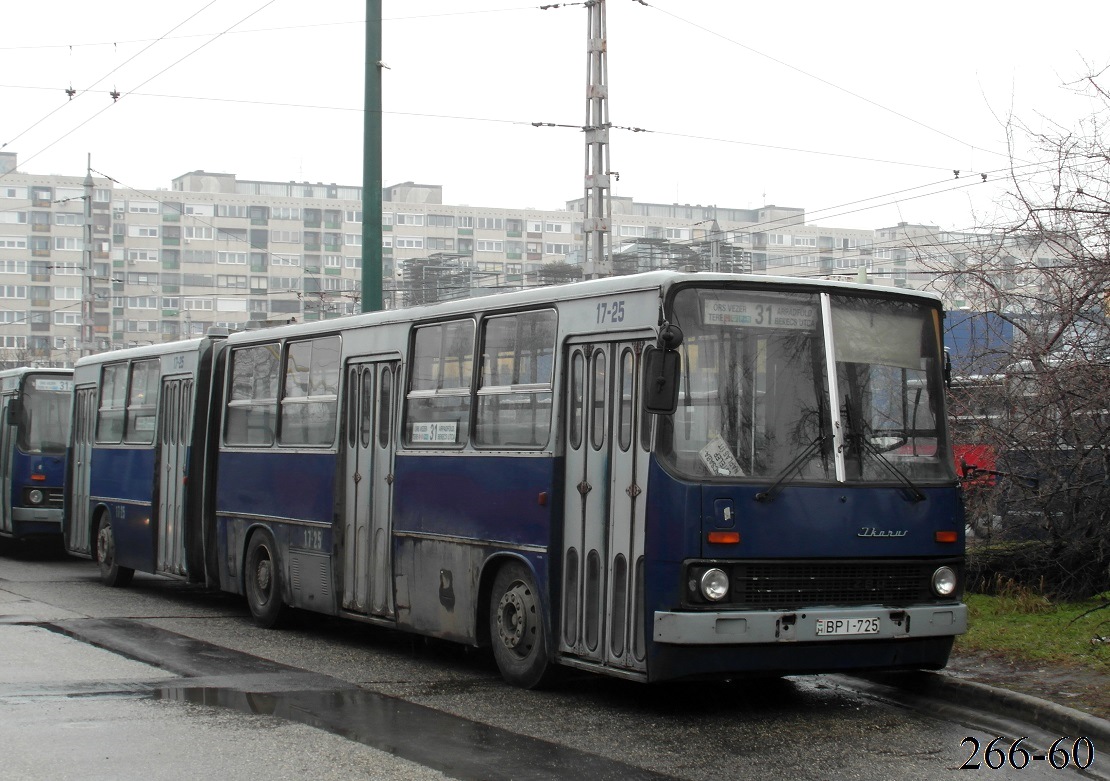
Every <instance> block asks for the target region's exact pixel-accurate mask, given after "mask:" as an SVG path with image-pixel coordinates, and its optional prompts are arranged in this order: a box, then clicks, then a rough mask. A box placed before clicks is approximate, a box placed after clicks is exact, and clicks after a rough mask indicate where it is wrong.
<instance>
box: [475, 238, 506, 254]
mask: <svg viewBox="0 0 1110 781" xmlns="http://www.w3.org/2000/svg"><path fill="white" fill-rule="evenodd" d="M474 249H475V250H477V251H478V252H504V251H505V242H503V241H483V240H482V239H478V240H477V241H476V242H474Z"/></svg>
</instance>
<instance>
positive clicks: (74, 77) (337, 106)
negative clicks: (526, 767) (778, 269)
mask: <svg viewBox="0 0 1110 781" xmlns="http://www.w3.org/2000/svg"><path fill="white" fill-rule="evenodd" d="M547 4H553V5H557V6H558V7H556V8H550V9H547V10H541V6H542V5H547ZM382 5H383V8H382V16H383V43H382V48H383V60H384V62H385V64H386V65H387V66H388V69H387V70H385V71H384V75H383V109H384V114H383V120H382V121H383V138H384V151H383V158H384V161H383V175H382V179H383V183H384V184H386V185H389V184H393V183H397V182H403V181H409V180H412V181H416V182H420V183H433V184H442V185H443V188H444V200H445V201H446V202H447V203H455V204H470V205H476V206H477V205H481V206H497V207H507V208H513V207H516V208H521V207H534V208H542V209H560V208H563V207H564V206H565V202H566V201H567V200H570V199H573V198H577V197H579V196H580V195H581V194H582V192H583V176H584V174H585V153H584V139H583V135H582V133H581V130H580V129H579V128H580V127H581V125H582V124H584V122H585V118H586V99H585V93H586V63H587V57H586V32H587V13H588V12H587V10H586V9H585V7H584V6H583V4H582V3H553V2H551V0H538V1H537V2H535V3H534V4H529V3H527V2H523V1H522V0H404V1H402V0H384V2H383V4H382ZM606 6H607V12H608V16H607V21H608V76H609V96H610V97H609V111H610V121H611V122H612V124H613V125H614V126H615V129H614V130H613V131H612V133H611V135H610V161H611V168H612V169H613V170H614V171H617V172H619V174H620V181H619V182H617V183H616V185H615V187H614V193H615V194H616V195H621V196H628V197H633V198H635V199H636V200H639V201H652V202H663V203H672V202H678V203H690V204H702V205H708V204H717V205H719V206H722V207H739V208H755V207H758V206H760V205H762V204H764V203H767V204H776V205H779V206H793V207H801V208H804V209H805V210H806V211H807V213H808V221H809V222H811V223H822V224H826V225H829V226H834V227H857V228H879V227H882V226H885V225H892V224H895V223H897V222H900V221H907V222H912V223H926V224H935V225H939V226H941V227H942V228H946V229H967V228H972V227H975V226H977V225H982V224H986V223H988V222H989V221H990V220H991V219H993V217H994V215H995V207H994V203H995V202H996V199H997V198H998V195H999V190H998V185H999V184H1002V179H1003V177H1004V176H1005V171H1006V169H1007V167H1008V156H1007V149H1006V134H1005V127H1004V126H1005V124H1006V122H1007V120H1008V119H1009V118H1010V117H1011V116H1016V117H1017V118H1019V119H1021V120H1022V121H1023V122H1025V123H1026V124H1029V125H1032V126H1033V127H1035V128H1037V129H1051V127H1052V126H1060V127H1064V128H1073V127H1075V126H1076V123H1077V122H1078V120H1080V119H1081V118H1084V117H1086V116H1087V115H1089V114H1090V112H1091V110H1092V105H1093V104H1091V103H1090V102H1089V100H1088V99H1086V98H1084V97H1080V96H1077V95H1075V94H1074V93H1073V92H1071V91H1069V90H1068V89H1067V88H1066V87H1065V85H1066V84H1068V83H1070V82H1074V81H1075V80H1076V79H1079V78H1080V77H1082V76H1083V75H1085V74H1087V73H1090V72H1097V71H1101V70H1103V69H1104V68H1106V67H1107V66H1108V65H1110V36H1108V35H1107V30H1110V3H1107V2H1104V1H1102V0H1085V1H1084V2H1076V1H1075V0H1059V1H1058V2H1054V3H1049V4H1044V3H1041V4H1038V5H1037V6H1033V5H1030V4H1025V3H1019V4H1015V3H1001V2H985V1H984V0H970V1H969V0H961V2H949V0H937V1H936V2H931V3H921V4H914V5H913V6H911V5H910V4H904V3H889V2H884V3H879V2H850V3H839V4H836V3H828V2H820V3H818V2H796V3H789V4H788V3H771V2H765V3H761V4H757V3H749V2H739V0H646V2H641V0H606ZM911 8H914V9H916V10H910V9H911ZM365 11H366V9H365V3H363V2H361V1H360V0H314V1H313V2H304V0H177V2H173V3H167V2H154V1H153V0H112V2H90V0H53V1H52V2H50V3H48V4H44V3H33V2H13V1H9V2H5V3H4V4H3V10H2V11H0V18H2V19H3V26H2V29H3V31H4V34H3V35H2V36H0V97H2V102H0V106H2V109H0V145H4V146H3V147H2V148H3V151H9V152H13V151H14V152H17V153H18V154H19V160H20V168H21V170H23V171H25V172H29V173H42V174H67V175H81V174H83V172H84V169H85V164H86V156H87V155H89V154H91V155H92V167H93V169H94V170H95V171H96V172H98V173H100V174H104V175H107V176H110V177H112V178H113V179H115V180H117V181H118V182H120V184H121V185H123V186H125V187H133V188H136V189H155V188H159V187H169V185H170V180H171V179H172V178H173V177H175V176H178V175H180V174H183V173H186V172H188V171H193V170H197V169H204V170H207V171H219V172H227V173H234V174H237V175H238V176H239V177H240V178H245V179H263V180H276V181H285V180H291V179H295V180H298V181H311V182H329V183H330V182H337V183H339V184H348V185H360V184H361V183H362V143H363V119H362V104H363V68H364V65H363V63H364V52H365ZM1107 81H1108V82H1110V77H1108V79H1107ZM70 86H72V87H73V88H74V89H75V90H77V94H76V96H75V97H74V98H73V99H72V100H69V99H67V96H66V94H65V89H66V88H67V87H70ZM113 90H115V91H118V92H119V93H120V95H121V96H120V98H119V100H118V101H115V102H113V100H112V98H111V97H110V96H109V93H110V92H111V91H113ZM533 122H543V123H555V124H557V125H570V126H571V127H565V128H564V127H554V128H552V127H539V128H537V127H533V126H532V123H533ZM631 128H641V129H642V132H636V131H633V130H631ZM1018 157H1019V159H1021V160H1022V161H1028V160H1029V159H1030V157H1029V155H1028V150H1027V149H1025V148H1022V149H1019V150H1018ZM954 169H959V170H960V171H961V174H960V178H959V180H956V179H955V177H954V175H953V173H952V171H953V170H954ZM983 173H986V174H987V177H988V178H987V183H986V184H983V183H982V178H981V174H983ZM895 194H896V195H895Z"/></svg>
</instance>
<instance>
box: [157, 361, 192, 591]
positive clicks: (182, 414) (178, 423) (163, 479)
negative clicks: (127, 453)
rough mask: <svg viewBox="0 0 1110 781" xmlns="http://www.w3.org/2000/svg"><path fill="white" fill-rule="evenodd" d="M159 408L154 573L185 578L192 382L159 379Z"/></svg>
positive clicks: (169, 378)
mask: <svg viewBox="0 0 1110 781" xmlns="http://www.w3.org/2000/svg"><path fill="white" fill-rule="evenodd" d="M159 399H160V402H159V405H158V429H157V431H158V463H159V464H160V465H161V468H160V470H159V473H158V530H157V540H158V543H157V544H158V557H157V562H156V564H155V566H156V570H155V571H156V572H164V573H167V574H169V575H184V574H186V572H187V568H186V561H185V487H186V484H185V480H186V474H187V470H188V454H189V452H188V447H189V441H190V439H191V436H192V426H193V416H192V415H191V414H190V412H191V410H192V399H193V379H192V378H191V377H167V378H165V379H163V380H162V393H161V395H160V397H159Z"/></svg>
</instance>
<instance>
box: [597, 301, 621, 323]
mask: <svg viewBox="0 0 1110 781" xmlns="http://www.w3.org/2000/svg"><path fill="white" fill-rule="evenodd" d="M597 322H599V323H623V322H624V299H623V298H622V299H620V300H619V301H602V302H601V303H600V304H598V305H597Z"/></svg>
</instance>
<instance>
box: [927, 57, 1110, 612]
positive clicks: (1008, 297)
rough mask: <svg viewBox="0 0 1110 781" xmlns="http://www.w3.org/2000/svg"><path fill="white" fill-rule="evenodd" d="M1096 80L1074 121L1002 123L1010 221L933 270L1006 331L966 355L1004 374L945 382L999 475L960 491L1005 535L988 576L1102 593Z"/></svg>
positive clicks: (965, 427)
mask: <svg viewBox="0 0 1110 781" xmlns="http://www.w3.org/2000/svg"><path fill="white" fill-rule="evenodd" d="M1102 75H1103V74H1094V75H1091V76H1089V77H1088V78H1086V79H1084V80H1083V81H1082V82H1080V83H1077V84H1075V85H1072V86H1073V87H1074V88H1075V89H1077V90H1080V91H1082V92H1083V93H1084V94H1085V95H1086V96H1087V97H1088V98H1089V99H1090V100H1091V102H1092V105H1093V106H1095V109H1094V111H1093V112H1092V114H1091V116H1090V117H1089V118H1088V119H1086V120H1085V121H1084V122H1082V123H1081V124H1080V125H1079V127H1078V128H1077V129H1075V130H1069V129H1066V128H1063V127H1056V128H1054V129H1053V130H1051V131H1047V132H1046V131H1035V130H1033V129H1032V128H1031V127H1029V126H1028V125H1026V124H1022V123H1021V122H1019V121H1017V120H1013V121H1011V123H1010V125H1009V128H1008V129H1009V138H1010V150H1011V165H1010V170H1009V184H1010V187H1009V193H1008V198H1007V199H1006V203H1005V204H1004V205H1005V206H1006V207H1008V209H1009V211H1008V214H1009V217H1008V218H1007V219H1006V220H1005V224H1003V225H1001V226H995V227H992V228H991V229H990V230H989V231H987V232H984V233H983V235H981V236H977V237H976V239H975V240H974V241H969V242H965V243H964V245H963V246H961V247H960V248H958V250H953V249H952V248H949V250H948V261H947V262H946V263H945V264H943V265H944V268H943V269H940V268H939V267H938V269H937V270H942V271H943V273H942V275H941V278H940V281H939V283H938V284H939V285H940V286H941V287H943V288H944V289H945V290H946V292H947V293H948V294H949V295H952V294H953V292H954V291H958V292H959V297H961V298H963V299H964V300H967V301H969V302H970V303H971V304H972V308H977V309H980V310H983V311H990V312H994V313H997V315H998V316H999V317H1001V318H1002V319H1003V320H1004V321H1005V322H1007V323H1008V324H1009V325H1010V326H1011V327H1012V332H1013V335H1014V338H1013V339H1012V341H1011V342H1009V343H1008V344H1006V345H1005V346H1004V347H1003V348H1002V349H1004V350H1005V351H1006V352H1007V353H1008V354H1007V355H1005V356H1001V358H1002V360H999V358H1000V356H982V355H980V356H974V358H975V359H978V360H981V361H982V362H983V363H984V364H990V365H996V366H1004V367H1005V368H1004V369H1003V370H1002V371H1001V373H1000V374H999V375H997V376H995V377H992V378H983V377H979V378H976V379H975V381H967V382H963V383H961V382H959V381H957V383H956V384H955V388H954V390H953V409H954V410H957V411H960V410H962V411H963V413H964V414H963V416H962V418H961V417H960V416H958V417H957V419H956V421H955V423H954V426H953V429H954V432H955V436H956V437H957V441H959V438H961V437H963V438H967V439H970V438H974V437H978V438H980V439H981V442H980V444H982V445H984V446H986V447H988V448H989V452H992V453H993V454H995V457H996V463H995V464H993V465H991V470H992V471H993V472H995V473H997V474H987V473H986V472H982V471H981V472H980V473H979V478H980V479H979V480H978V483H977V484H973V485H972V486H971V487H970V489H969V492H968V494H969V498H971V499H972V500H973V501H971V502H969V510H970V512H971V514H972V524H973V528H975V529H976V530H977V531H978V532H979V533H980V535H981V536H982V535H989V536H992V537H994V538H995V539H998V538H1001V539H1003V540H1006V541H1007V543H1008V544H1007V545H1006V546H1005V555H1001V556H997V557H988V558H987V559H985V560H988V566H987V567H986V569H985V573H984V574H987V575H991V574H995V575H1002V576H1005V577H1008V578H1014V579H1016V580H1020V581H1025V582H1026V583H1027V584H1028V585H1033V586H1037V587H1041V588H1043V589H1044V590H1046V591H1048V592H1050V593H1053V594H1055V595H1057V596H1063V597H1077V596H1089V595H1091V594H1097V593H1099V592H1101V591H1104V590H1106V589H1107V588H1110V482H1108V479H1107V475H1108V469H1107V465H1108V464H1107V459H1108V457H1110V323H1108V317H1107V313H1108V308H1107V303H1108V295H1110V146H1108V142H1110V139H1108V138H1107V137H1106V131H1105V128H1106V123H1107V121H1108V120H1110V94H1108V93H1107V90H1106V89H1105V88H1104V87H1103V86H1102V83H1101V82H1100V76H1102ZM1019 148H1020V149H1022V150H1023V151H1022V152H1021V154H1020V155H1019V154H1018V151H1017V150H1018V149H1019ZM1026 149H1028V151H1025V150H1026ZM990 349H994V350H997V349H999V347H998V345H994V346H992V347H991V348H990ZM972 363H974V360H973V361H972ZM987 387H993V388H994V389H995V390H996V391H1001V409H995V410H994V411H993V412H992V414H976V413H975V412H974V409H975V408H976V406H977V402H976V399H975V394H976V393H982V392H983V389H984V388H987ZM978 406H979V407H984V406H986V405H985V404H983V403H981V400H979V403H978ZM972 423H973V424H974V426H972V425H971V424H972ZM984 475H986V476H987V477H988V478H989V480H990V481H991V482H993V487H990V488H989V490H984V488H985V486H984V483H983V477H984ZM996 550H997V549H996Z"/></svg>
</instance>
